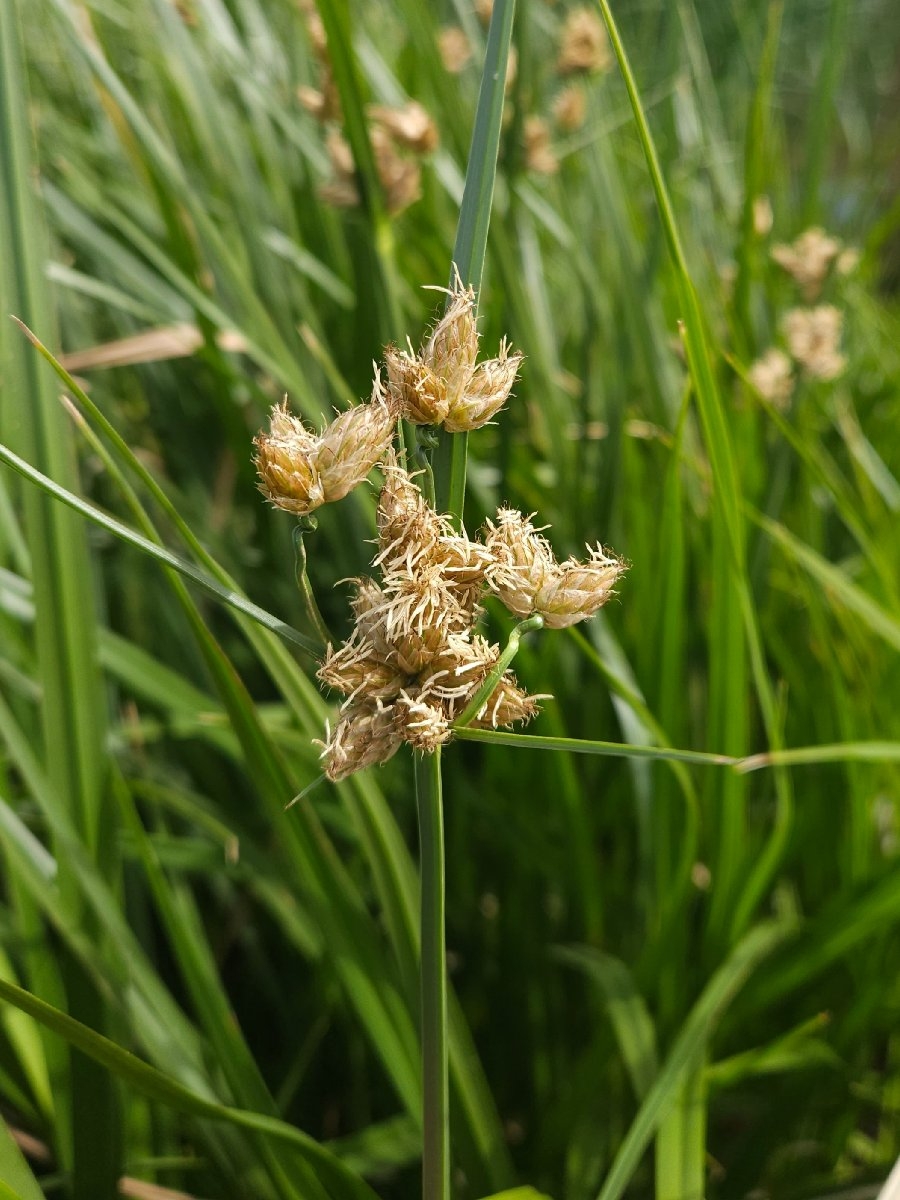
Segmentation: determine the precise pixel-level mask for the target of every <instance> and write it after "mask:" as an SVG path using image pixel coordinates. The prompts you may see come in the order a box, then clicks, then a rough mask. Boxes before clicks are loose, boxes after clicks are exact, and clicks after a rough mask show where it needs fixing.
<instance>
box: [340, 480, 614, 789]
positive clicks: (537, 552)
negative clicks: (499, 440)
mask: <svg viewBox="0 0 900 1200" xmlns="http://www.w3.org/2000/svg"><path fill="white" fill-rule="evenodd" d="M385 475H386V478H385V484H384V487H383V489H382V491H381V495H380V497H379V500H378V514H377V515H378V552H377V554H376V556H375V559H374V565H376V566H377V567H379V568H380V571H381V580H380V581H378V580H375V579H373V578H363V579H359V580H356V581H355V584H356V594H355V596H354V598H353V600H352V602H351V603H352V608H353V613H354V616H355V624H354V628H353V632H352V633H351V635H350V637H349V638H348V640H347V641H346V642H345V643H344V644H343V645H342V646H341V647H340V648H339V649H337V650H334V649H333V648H331V647H329V648H328V652H327V653H326V656H325V660H324V662H323V663H322V666H321V668H320V669H319V679H320V680H321V681H322V682H323V683H325V684H327V685H328V687H331V688H334V689H335V690H336V691H338V692H340V693H342V695H343V696H344V697H345V700H344V703H343V705H342V707H341V712H340V717H339V720H338V722H337V724H336V726H335V727H334V729H333V730H330V731H329V734H328V737H327V740H326V741H325V743H324V744H323V750H322V758H323V761H324V763H325V773H326V774H327V776H328V778H329V779H332V780H338V779H343V778H344V777H345V776H347V775H350V774H352V773H353V772H354V771H358V770H360V769H361V768H362V767H364V766H369V765H370V764H371V763H374V762H386V761H387V759H389V758H390V757H391V756H392V755H393V754H394V753H395V752H396V751H397V750H398V749H399V747H400V746H401V745H402V743H403V742H407V743H408V744H409V745H411V746H413V747H414V748H415V749H417V750H421V751H426V752H428V751H434V750H436V749H437V747H438V746H440V745H442V744H443V743H444V742H446V741H448V740H449V739H450V737H451V736H452V723H453V721H454V720H456V719H457V718H458V717H459V716H460V714H461V713H462V712H463V710H464V709H465V708H466V706H467V705H468V704H469V703H470V702H471V701H472V700H473V699H474V698H475V696H476V693H477V692H478V690H479V688H480V687H481V686H482V684H483V683H484V682H485V680H486V678H487V676H488V674H489V672H490V671H491V670H492V669H493V668H494V667H495V666H496V665H497V662H498V659H499V656H500V648H499V646H496V645H492V644H491V643H489V642H488V641H487V640H486V639H485V638H484V637H482V636H481V635H480V634H479V633H478V632H477V630H476V623H477V620H478V617H479V613H480V609H479V601H480V600H481V598H482V597H483V596H484V595H485V593H486V592H492V593H494V594H495V595H496V596H498V597H499V598H500V599H501V600H502V601H503V603H504V604H505V605H506V606H507V607H508V608H509V609H510V611H511V612H513V613H516V614H517V615H520V616H528V615H531V614H533V613H540V614H541V615H542V616H543V617H544V620H545V623H546V624H547V625H548V626H550V627H551V628H562V627H563V626H565V625H571V624H574V623H575V622H576V621H581V620H583V619H584V618H585V617H589V616H591V615H593V613H595V612H596V611H597V609H599V608H600V607H601V605H603V604H605V603H606V601H607V600H608V599H609V597H610V596H611V594H612V588H613V585H614V583H615V581H616V579H617V578H618V577H619V575H620V574H621V573H622V571H623V570H624V566H623V564H622V563H621V562H620V561H619V560H618V559H615V558H611V557H609V556H607V555H605V554H603V552H602V551H601V550H599V548H598V549H597V550H594V551H591V553H590V557H589V559H588V561H587V562H585V563H578V562H576V561H575V560H574V559H569V560H567V561H566V562H564V563H559V562H557V561H556V559H555V557H554V555H553V551H552V550H551V548H550V544H549V542H547V540H546V539H545V538H544V537H542V536H541V535H540V534H539V533H538V532H537V531H536V530H535V529H534V527H533V526H532V525H531V523H530V521H528V520H527V519H526V518H525V517H523V516H522V514H521V513H518V512H515V511H513V510H511V509H501V510H500V512H498V514H497V520H496V522H488V523H487V525H486V527H485V531H486V536H485V538H484V541H470V540H469V538H467V537H466V536H465V535H462V534H458V533H456V532H455V530H454V528H453V526H452V524H451V523H450V521H449V520H448V519H447V518H446V517H443V516H439V515H438V514H437V513H435V512H434V510H433V509H432V508H430V506H429V505H428V504H427V502H426V501H425V498H424V497H423V496H422V493H421V492H420V490H419V488H418V486H417V485H416V482H415V479H413V478H412V477H411V476H410V475H408V474H407V473H406V471H404V470H403V469H402V468H401V467H399V466H397V465H396V463H395V462H393V461H391V462H389V463H388V464H387V465H386V466H385ZM541 698H542V697H540V696H529V695H527V694H526V693H525V692H524V691H523V690H522V688H521V687H520V686H519V684H518V683H517V681H516V678H515V676H514V675H513V673H512V671H509V670H507V671H505V672H503V673H502V674H501V675H500V677H499V680H498V683H497V686H496V687H495V688H494V689H493V691H492V692H491V693H490V695H489V696H487V698H486V699H485V700H484V703H483V705H482V707H481V709H480V711H479V712H477V714H476V715H475V717H474V719H473V721H472V724H473V725H475V726H476V727H478V726H481V727H492V728H496V727H497V726H500V725H511V724H513V723H514V722H516V721H527V720H529V718H531V717H532V716H534V714H535V713H536V712H537V708H538V705H537V702H538V700H539V699H541Z"/></svg>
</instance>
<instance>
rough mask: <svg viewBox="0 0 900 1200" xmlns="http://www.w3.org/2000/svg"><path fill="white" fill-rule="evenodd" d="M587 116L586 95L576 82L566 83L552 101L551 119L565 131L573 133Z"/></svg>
mask: <svg viewBox="0 0 900 1200" xmlns="http://www.w3.org/2000/svg"><path fill="white" fill-rule="evenodd" d="M586 116H587V96H586V95H585V93H584V88H583V87H580V86H579V85H578V84H577V83H570V84H567V85H566V87H564V88H563V89H562V91H561V92H558V93H557V95H556V98H555V100H554V101H553V119H554V121H555V122H556V124H557V126H558V127H559V128H560V129H562V130H564V132H566V133H574V132H575V130H576V129H580V128H581V127H582V125H583V124H584V120H585V117H586Z"/></svg>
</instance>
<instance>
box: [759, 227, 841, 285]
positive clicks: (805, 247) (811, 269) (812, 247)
mask: <svg viewBox="0 0 900 1200" xmlns="http://www.w3.org/2000/svg"><path fill="white" fill-rule="evenodd" d="M840 252H841V243H840V242H839V241H838V240H837V238H833V237H829V235H828V234H827V233H826V232H825V230H824V229H820V228H819V226H817V225H814V226H813V227H812V228H811V229H807V230H805V231H804V232H803V233H801V234H800V236H799V237H798V238H797V240H796V241H795V242H793V243H792V244H791V245H783V244H779V245H776V246H773V247H772V252H771V253H772V259H773V260H774V261H775V262H776V263H777V264H778V265H779V267H781V268H782V270H784V271H786V272H787V273H788V275H790V277H791V278H792V279H793V280H794V282H795V283H796V284H797V286H798V287H799V288H800V292H801V294H802V296H803V299H804V300H805V301H806V302H807V303H809V304H811V303H812V302H813V301H814V300H817V299H818V297H819V295H820V293H821V291H822V288H823V286H824V284H825V280H826V279H827V278H828V275H829V272H830V271H831V267H832V264H833V263H834V262H835V260H836V259H837V257H838V255H839V254H840Z"/></svg>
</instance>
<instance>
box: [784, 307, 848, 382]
mask: <svg viewBox="0 0 900 1200" xmlns="http://www.w3.org/2000/svg"><path fill="white" fill-rule="evenodd" d="M843 324H844V314H843V313H842V312H841V310H840V309H839V308H835V306H834V305H833V304H819V305H817V306H816V307H815V308H792V309H791V310H790V311H789V312H786V313H785V314H784V321H783V322H782V328H783V329H784V336H785V338H786V339H787V344H788V349H789V350H790V352H791V357H792V358H794V359H795V360H796V361H797V362H798V363H800V365H801V366H802V367H803V369H804V370H805V371H806V373H807V374H808V375H811V376H812V377H813V378H814V379H824V380H828V379H835V378H836V377H837V376H838V375H840V373H841V371H843V369H844V367H845V366H846V365H847V360H846V358H845V357H844V356H843V354H841V353H840V350H839V349H838V347H839V346H840V342H841V329H842V327H843Z"/></svg>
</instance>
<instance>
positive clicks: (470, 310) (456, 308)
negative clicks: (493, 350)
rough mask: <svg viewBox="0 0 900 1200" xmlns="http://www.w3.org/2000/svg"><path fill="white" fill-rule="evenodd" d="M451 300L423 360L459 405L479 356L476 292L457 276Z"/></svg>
mask: <svg viewBox="0 0 900 1200" xmlns="http://www.w3.org/2000/svg"><path fill="white" fill-rule="evenodd" d="M448 294H449V297H450V299H449V303H448V304H447V307H446V309H445V310H444V315H443V316H442V317H441V319H440V320H439V321H438V323H437V325H435V327H434V330H433V331H432V334H431V337H430V338H429V339H428V342H427V343H426V345H425V347H424V349H423V351H422V355H421V357H422V361H423V362H424V363H425V365H426V366H427V367H428V368H429V369H430V370H431V371H433V372H434V374H435V375H437V376H438V377H439V378H440V379H442V380H443V381H444V385H445V387H446V393H447V403H448V404H449V405H450V406H451V407H456V406H457V405H458V404H459V402H460V400H461V398H462V397H463V396H464V395H465V391H466V387H467V386H468V384H469V381H470V379H471V378H472V372H473V371H474V370H475V360H476V358H477V357H478V327H477V325H476V324H475V292H474V290H473V289H472V288H470V287H464V286H463V283H462V280H461V279H460V278H459V276H458V275H457V277H456V280H455V283H454V286H453V287H452V288H451V290H450V291H449V293H448Z"/></svg>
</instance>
